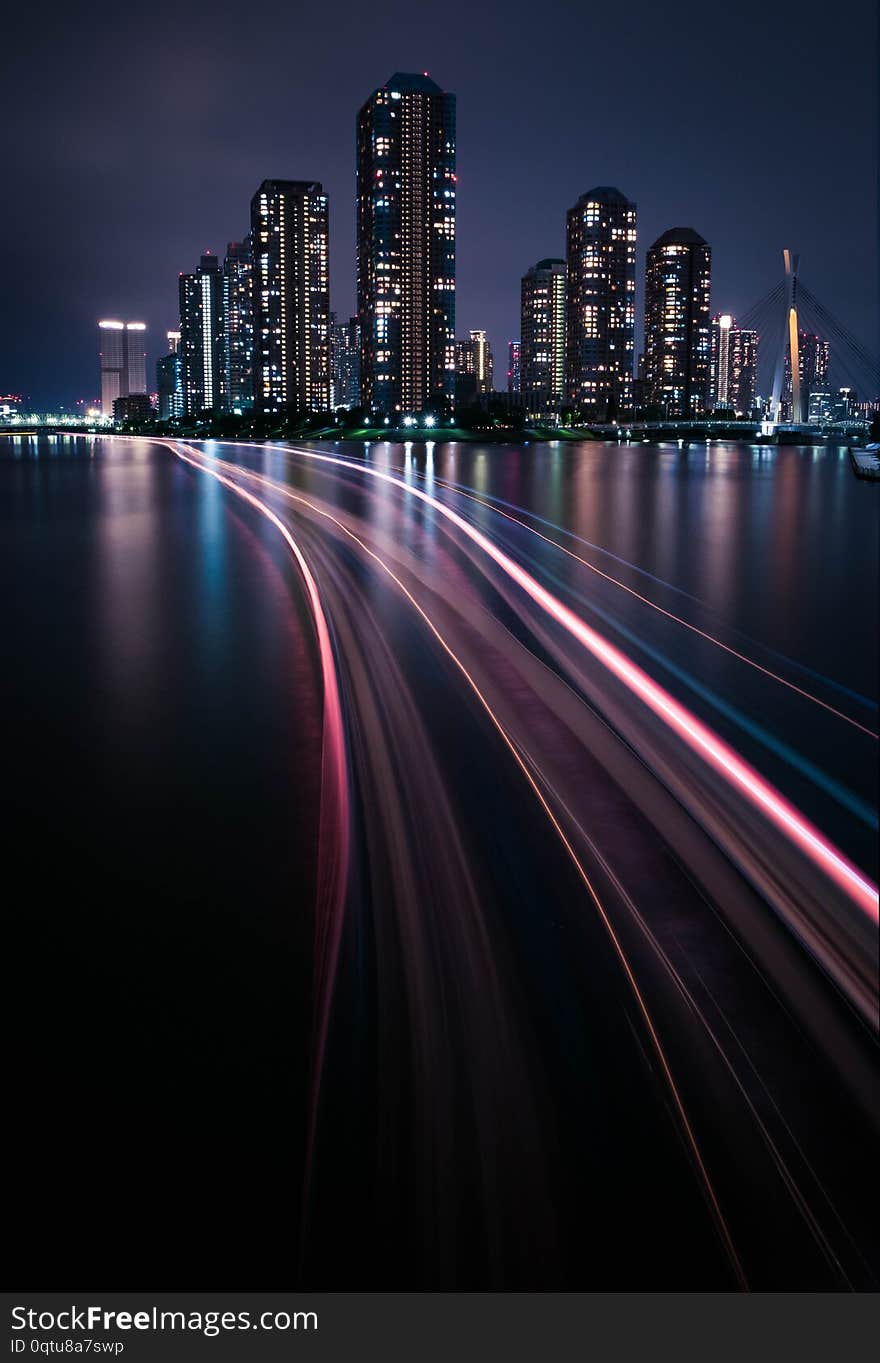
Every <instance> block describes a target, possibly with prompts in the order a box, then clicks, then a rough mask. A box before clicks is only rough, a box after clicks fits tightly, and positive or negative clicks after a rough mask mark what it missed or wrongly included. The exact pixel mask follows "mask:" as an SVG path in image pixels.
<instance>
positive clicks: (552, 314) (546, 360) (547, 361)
mask: <svg viewBox="0 0 880 1363" xmlns="http://www.w3.org/2000/svg"><path fill="white" fill-rule="evenodd" d="M520 335H521V337H522V349H521V353H520V390H521V393H522V399H523V404H524V406H525V408H526V411H527V412H528V413H529V414H530V415H532V416H535V417H540V416H545V415H550V414H557V415H558V413H559V410H560V408H561V407H562V405H563V402H564V398H565V344H566V265H565V261H564V260H554V259H550V258H548V259H547V260H539V261H538V263H537V265H534V266H533V267H532V268H531V269H530V270H528V271H527V272H526V274H524V275H523V277H522V282H521V284H520Z"/></svg>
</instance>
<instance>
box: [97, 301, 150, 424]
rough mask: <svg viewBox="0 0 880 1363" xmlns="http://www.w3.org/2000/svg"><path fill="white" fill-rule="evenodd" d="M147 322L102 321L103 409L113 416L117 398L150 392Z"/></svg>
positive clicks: (106, 413)
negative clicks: (146, 342)
mask: <svg viewBox="0 0 880 1363" xmlns="http://www.w3.org/2000/svg"><path fill="white" fill-rule="evenodd" d="M146 330H147V326H146V323H145V322H115V321H103V322H99V323H98V331H99V333H100V345H101V349H100V352H99V353H100V358H101V411H102V413H103V414H104V416H108V417H112V416H113V404H114V402H115V401H116V399H117V398H127V397H129V396H130V395H131V394H132V393H145V392H146V391H147V370H146V353H145V350H144V339H145V333H146Z"/></svg>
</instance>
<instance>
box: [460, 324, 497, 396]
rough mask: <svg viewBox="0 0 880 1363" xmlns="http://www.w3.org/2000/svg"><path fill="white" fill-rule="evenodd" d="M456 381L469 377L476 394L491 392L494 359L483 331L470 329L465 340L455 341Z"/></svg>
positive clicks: (493, 376) (493, 379) (493, 380)
mask: <svg viewBox="0 0 880 1363" xmlns="http://www.w3.org/2000/svg"><path fill="white" fill-rule="evenodd" d="M455 374H456V383H458V381H459V380H460V379H462V378H467V379H471V380H472V381H473V383H472V386H473V390H474V393H475V395H476V396H478V397H479V396H481V395H482V394H484V393H491V392H492V386H493V384H494V382H495V361H494V359H493V356H492V347H491V345H490V344H489V340H488V338H487V336H486V333H485V331H472V332H471V333H470V335H469V336H468V338H467V340H465V341H456V343H455Z"/></svg>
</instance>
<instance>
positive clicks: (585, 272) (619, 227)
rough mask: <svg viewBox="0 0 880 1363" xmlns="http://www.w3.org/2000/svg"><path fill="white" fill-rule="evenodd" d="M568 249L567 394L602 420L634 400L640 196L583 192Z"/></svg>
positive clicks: (571, 218) (572, 216)
mask: <svg viewBox="0 0 880 1363" xmlns="http://www.w3.org/2000/svg"><path fill="white" fill-rule="evenodd" d="M566 249H567V265H568V277H567V299H566V343H565V387H566V396H567V398H568V401H569V403H570V404H571V405H572V407H574V408H575V410H576V411H577V412H579V413H580V414H581V415H582V416H584V417H586V418H588V419H592V420H598V421H604V420H608V419H611V418H613V417H615V416H616V415H617V414H618V413H619V412H622V411H625V410H627V409H628V408H630V407H631V404H632V371H633V359H634V356H635V323H636V206H635V204H634V203H631V202H630V200H629V199H627V198H626V196H625V195H623V194H621V192H620V190H619V189H615V188H614V187H613V186H611V185H602V186H599V187H598V188H596V189H591V190H590V191H589V192H588V193H587V194H582V195H581V197H580V198H579V199H578V201H577V203H576V204H575V205H574V207H573V208H571V209H569V212H568V217H567V224H566Z"/></svg>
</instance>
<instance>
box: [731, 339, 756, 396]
mask: <svg viewBox="0 0 880 1363" xmlns="http://www.w3.org/2000/svg"><path fill="white" fill-rule="evenodd" d="M728 348H729V369H728V382H727V404H728V406H729V407H732V408H733V410H734V412H736V414H737V416H744V417H748V416H751V415H752V413H753V412H754V411H755V408H756V405H757V401H758V398H757V393H758V333H757V331H752V330H751V329H749V328H748V327H746V328H742V327H731V330H730V340H729V347H728Z"/></svg>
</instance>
